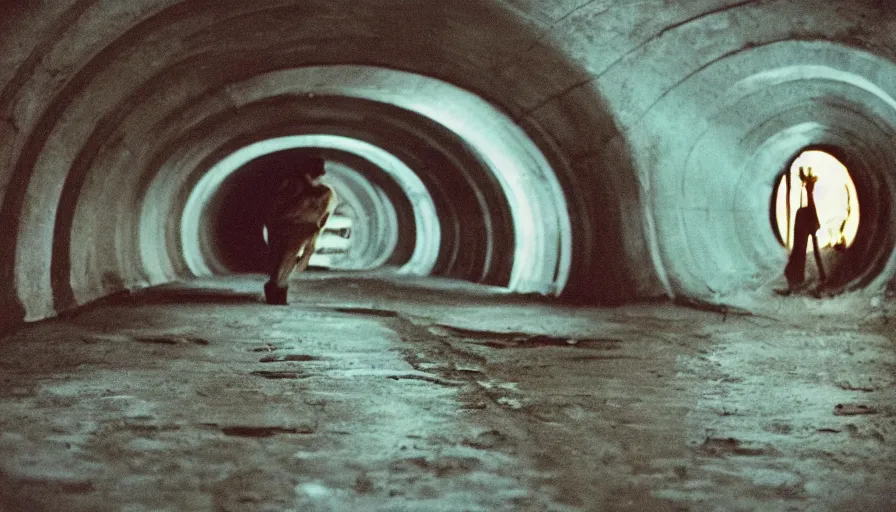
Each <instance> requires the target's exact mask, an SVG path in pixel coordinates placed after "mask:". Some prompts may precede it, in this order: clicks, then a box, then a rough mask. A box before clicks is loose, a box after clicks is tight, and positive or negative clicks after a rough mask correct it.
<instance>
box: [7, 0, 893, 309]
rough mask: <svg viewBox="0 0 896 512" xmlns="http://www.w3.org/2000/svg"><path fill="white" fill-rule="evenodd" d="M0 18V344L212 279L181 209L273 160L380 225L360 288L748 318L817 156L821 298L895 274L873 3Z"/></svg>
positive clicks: (83, 9)
mask: <svg viewBox="0 0 896 512" xmlns="http://www.w3.org/2000/svg"><path fill="white" fill-rule="evenodd" d="M0 10H2V11H3V12H2V13H0V14H2V15H0V63H2V66H0V88H2V89H0V194H2V207H0V225H2V226H3V228H2V232H0V238H2V239H0V272H2V277H3V282H4V283H6V284H7V286H5V287H4V290H3V292H2V296H0V309H2V311H3V312H4V322H5V323H10V322H13V323H14V322H17V321H20V320H22V319H28V320H31V319H38V318H44V317H47V316H51V315H53V314H54V313H56V312H58V311H61V310H64V309H67V308H69V307H72V306H75V305H78V304H83V303H85V302H87V301H90V300H92V299H95V298H98V297H101V296H104V295H107V294H109V293H113V292H116V291H119V290H123V289H127V288H133V287H139V286H145V285H149V284H156V283H161V282H166V281H170V280H173V279H177V278H180V277H186V276H189V275H193V274H195V273H197V270H196V268H195V267H196V266H197V265H193V266H191V264H190V261H191V260H195V259H196V258H199V261H202V262H203V263H202V265H199V266H204V267H205V268H209V269H214V268H218V269H219V270H220V267H216V265H215V264H214V262H215V261H216V256H218V255H216V254H215V252H216V250H215V249H214V248H213V247H214V244H208V243H204V242H202V241H201V240H200V241H198V242H197V241H196V240H192V239H189V240H188V239H187V238H185V234H184V233H185V231H184V229H183V226H185V225H190V223H193V224H195V223H196V222H200V221H198V220H196V219H200V218H205V217H203V215H205V216H208V215H214V212H215V211H216V210H214V209H213V208H212V209H209V208H206V206H208V205H212V204H213V203H214V202H215V201H216V199H215V198H214V194H204V195H202V194H199V193H198V192H197V190H198V188H197V187H200V186H201V185H202V184H203V183H206V182H207V181H208V180H206V181H205V182H204V181H203V178H204V177H205V176H206V175H207V174H208V173H209V172H210V171H211V170H213V169H216V168H219V167H216V165H218V164H219V163H220V162H222V161H224V160H225V159H226V158H227V157H228V156H229V155H231V154H234V153H235V152H237V151H239V150H240V149H241V148H243V147H246V146H249V145H252V144H256V143H263V142H264V141H265V140H271V139H281V138H289V137H296V136H305V137H311V138H306V139H304V140H305V141H306V142H308V141H311V142H310V143H309V144H310V146H309V147H310V148H311V149H312V150H317V151H322V152H324V153H325V154H326V155H328V156H327V158H328V160H329V161H330V162H331V164H332V165H334V166H342V167H340V168H342V169H344V173H343V174H341V175H340V176H343V178H341V179H344V180H349V178H348V177H347V176H354V177H355V178H351V179H361V180H367V181H369V183H371V184H376V186H373V185H371V187H373V188H370V190H376V191H379V192H375V194H383V197H386V200H387V201H388V202H389V203H390V204H392V205H394V208H393V209H394V212H395V213H394V214H389V215H390V217H389V218H390V219H393V220H392V221H390V222H391V223H392V224H393V225H394V226H393V228H394V229H392V231H391V232H392V233H393V235H394V237H395V243H394V244H392V245H389V244H386V245H382V244H380V245H377V246H378V247H386V246H388V247H390V249H389V252H393V253H394V254H390V255H388V256H387V255H383V256H382V258H381V259H380V260H378V261H384V260H389V261H392V262H397V263H398V264H399V265H404V264H406V263H407V262H408V261H411V260H413V261H414V262H415V264H414V265H411V266H409V267H407V268H405V270H407V271H409V272H422V273H428V272H432V273H434V274H439V275H447V276H452V277H458V278H462V279H468V280H471V281H475V282H485V283H489V284H497V285H501V286H508V287H509V288H510V289H512V290H515V291H521V292H529V291H533V292H538V293H546V294H555V295H560V296H561V297H566V298H568V299H570V300H574V301H579V302H592V303H612V302H618V301H623V300H630V299H634V298H639V297H653V296H658V295H666V296H685V297H689V298H695V299H699V300H709V301H713V300H722V299H723V298H724V297H726V296H729V295H732V294H737V293H740V292H745V291H746V292H754V291H756V290H761V289H762V287H763V286H766V285H767V284H768V283H770V282H772V281H773V280H774V279H776V278H777V277H779V276H780V273H781V269H783V266H784V262H785V261H786V258H787V254H786V251H785V250H784V249H783V248H782V247H781V246H780V243H779V241H778V240H777V238H776V236H775V234H774V231H773V230H772V228H771V226H770V225H769V222H768V211H769V198H770V197H771V191H772V189H773V188H774V187H775V185H776V183H777V179H778V178H779V177H780V175H781V173H782V172H783V171H784V170H785V169H786V167H787V165H788V164H789V162H790V161H791V160H792V159H793V158H794V157H795V156H796V155H797V154H799V152H800V151H801V150H802V149H804V148H806V147H810V146H819V147H821V146H823V147H826V148H830V149H831V151H832V152H834V153H837V156H838V158H840V159H841V161H843V162H844V163H846V164H847V166H849V167H850V171H851V172H852V173H853V174H854V177H855V179H856V187H857V190H858V191H859V195H860V200H861V202H862V213H863V225H865V226H867V227H866V228H863V230H864V231H863V232H860V234H859V237H858V238H857V241H856V243H855V244H854V246H853V248H851V249H850V253H849V254H847V255H846V259H847V261H848V262H849V265H848V266H849V268H850V269H851V270H850V272H845V273H841V274H842V275H840V277H839V283H840V285H841V286H842V287H843V288H844V289H861V290H872V291H873V290H879V289H880V288H881V287H883V286H884V285H885V284H886V282H887V281H888V280H889V279H891V278H892V275H893V273H894V266H896V265H894V256H893V253H894V251H893V247H894V244H896V241H894V239H896V234H894V230H893V228H892V226H893V225H894V222H893V221H894V211H893V208H892V206H891V205H892V202H893V198H894V195H896V194H894V191H896V184H894V178H896V177H894V160H896V155H894V151H896V149H894V148H896V100H894V97H896V69H894V59H896V57H894V55H896V21H894V20H896V14H894V10H893V9H892V7H891V6H888V5H886V3H885V2H878V1H871V0H869V1H864V2H856V1H833V2H824V3H818V2H814V1H811V0H790V1H785V0H779V1H775V0H766V1H749V0H748V1H739V2H723V1H718V0H701V1H693V2H667V1H664V0H650V1H644V2H626V1H623V0H619V1H615V2H608V1H607V2H597V1H590V2H589V1H584V0H575V1H572V0H570V1H565V0H564V1H555V0H543V1H538V0H504V1H501V0H450V1H449V0H446V1H440V2H426V1H422V0H418V1H411V0H403V1H402V0H376V1H364V0H351V1H350V0H326V1H323V0H321V1H301V2H300V1H285V0H282V1H265V0H260V1H256V2H242V1H215V2H212V1H199V0H196V1H174V0H167V1H164V0H134V1H130V2H116V1H96V0H68V1H65V0H60V1H56V2H40V3H38V2H27V1H20V0H13V1H12V2H5V3H4V5H3V7H0ZM315 136H321V137H324V138H321V139H314V138H313V137H315ZM326 137H330V138H326ZM289 140H294V139H289ZM314 141H317V142H314ZM323 141H328V142H327V143H326V144H324V142H323ZM334 141H335V142H334ZM340 141H349V142H345V143H343V142H340ZM303 144H304V143H303ZM368 147H373V148H376V151H373V150H370V151H367V150H364V149H359V148H368ZM373 153H376V154H377V155H379V156H378V157H376V158H374V157H371V154H373ZM396 169H405V170H407V171H408V172H410V173H412V174H413V176H410V177H408V179H407V180H405V181H402V179H403V178H402V174H401V173H402V172H405V171H401V170H396ZM228 172H229V171H228ZM335 175H339V173H335ZM334 179H339V178H334ZM411 182H413V183H411ZM346 183H348V182H347V181H346ZM418 185H419V186H418ZM344 186H348V185H344ZM415 187H416V188H415ZM346 190H348V189H346ZM358 190H360V189H358ZM375 194H374V195H375ZM200 196H201V197H203V198H205V199H202V201H205V202H201V201H200V202H198V203H197V202H196V201H198V200H196V199H195V198H197V197H200ZM370 197H373V196H370ZM191 198H193V202H192V203H191V202H190V201H191ZM365 201H366V202H365ZM365 201H361V200H360V199H358V200H357V204H358V205H361V204H368V205H370V204H374V203H375V201H372V200H365ZM197 204H198V205H199V206H198V207H197V206H196V205H197ZM214 204H217V203H214ZM188 205H192V206H190V207H188ZM427 205H429V206H427ZM358 207H359V208H361V206H358ZM370 208H374V207H373V206H370ZM378 208H380V210H382V207H378ZM427 208H429V209H427ZM387 209H388V208H387ZM371 211H373V210H371ZM422 211H426V212H429V213H428V214H426V215H423V214H421V213H420V212H422ZM209 212H212V213H211V214H210V213H209ZM415 212H416V213H415ZM432 212H435V213H434V214H433V213H432ZM432 216H435V217H436V218H435V219H433V218H430V217H432ZM188 217H190V218H188ZM212 221H214V219H212ZM202 222H205V221H202ZM203 225H204V224H203ZM371 229H372V228H371ZM377 229H380V228H377ZM382 229H385V228H382ZM387 231H388V230H387ZM201 236H204V235H202V234H201V233H200V234H199V235H196V237H195V238H197V240H198V239H199V238H201ZM390 236H392V235H390ZM374 245H376V244H374ZM372 246H373V245H372ZM372 246H371V247H372ZM191 248H192V249H191ZM191 251H192V252H191ZM414 254H416V259H414V258H413V257H412V255H414ZM426 255H428V256H426ZM390 258H391V259H390ZM370 261H374V259H371V260H370ZM421 262H423V263H421Z"/></svg>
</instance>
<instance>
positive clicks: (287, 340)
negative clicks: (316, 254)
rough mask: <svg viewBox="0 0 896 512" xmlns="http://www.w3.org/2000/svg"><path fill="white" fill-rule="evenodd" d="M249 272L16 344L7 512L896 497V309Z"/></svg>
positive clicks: (714, 506)
mask: <svg viewBox="0 0 896 512" xmlns="http://www.w3.org/2000/svg"><path fill="white" fill-rule="evenodd" d="M261 282H262V278H261V277H239V278H228V279H226V280H217V281H212V280H209V281H197V282H193V283H190V284H189V285H184V284H180V285H170V286H165V287H160V288H155V289H150V290H147V291H144V292H141V293H138V294H135V295H133V296H131V297H126V298H122V299H117V300H107V301H105V302H104V303H102V304H97V305H95V306H92V307H89V308H86V309H82V310H80V311H78V312H77V313H75V314H73V315H69V316H68V317H67V318H64V319H56V320H50V321H45V322H42V323H38V324H34V325H31V326H28V327H26V328H24V329H22V330H20V331H18V332H16V333H14V334H13V335H11V336H10V337H8V338H7V339H5V340H3V342H2V344H0V355H2V357H0V372H2V373H0V375H2V378H0V509H2V510H10V511H19V510H21V511H24V510H28V511H35V510H232V511H242V510H245V511H255V510H607V509H610V510H720V509H724V510H888V509H893V508H896V484H894V483H893V482H894V477H896V453H894V452H896V448H894V446H896V444H894V443H893V439H894V435H896V407H894V405H893V404H894V403H896V371H894V370H896V347H894V335H893V332H892V322H893V321H894V320H893V317H894V316H896V307H894V306H893V305H892V304H891V303H886V302H885V303H883V304H882V305H880V306H879V307H876V308H872V307H870V306H866V307H864V308H858V307H855V308H851V309H849V310H850V313H849V314H843V313H840V314H833V313H831V312H829V311H825V306H824V304H822V303H821V302H820V301H812V300H809V299H806V300H802V299H791V300H783V299H782V300H777V301H775V300H770V302H769V303H768V304H774V307H769V308H767V310H766V311H761V312H756V313H755V314H726V315H722V314H718V313H712V312H707V311H699V310H695V309H687V308H682V307H678V306H673V305H669V304H665V303H657V304H642V305H632V306H626V307H620V308H612V309H597V308H581V307H576V308H573V307H565V306H560V305H556V304H551V303H548V302H546V301H543V300H530V299H527V298H526V297H519V296H512V295H507V294H506V293H502V292H501V291H500V290H499V289H493V288H485V287H476V286H473V285H470V284H462V283H459V282H455V281H446V280H436V279H411V278H408V277H397V276H385V275H379V276H374V275H368V274H359V275H348V276H346V275H345V274H340V275H330V274H325V273H315V274H306V275H305V276H303V278H302V279H301V280H299V281H296V282H295V283H294V284H293V286H292V288H291V293H292V296H291V300H292V301H293V304H292V305H291V306H289V307H271V306H266V305H264V304H262V303H261V302H260V301H259V298H258V296H259V293H258V290H260V286H261ZM841 300H848V299H845V298H844V299H841ZM814 306H818V307H816V308H815V312H813V309H812V308H813V307H814ZM841 306H842V305H841ZM841 310H847V309H846V308H842V307H841ZM796 314H802V315H804V318H805V321H804V322H796V321H794V320H793V317H794V315H796ZM863 406H864V409H863V408H862V407H863Z"/></svg>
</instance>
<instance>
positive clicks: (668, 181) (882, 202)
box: [639, 41, 896, 301]
mask: <svg viewBox="0 0 896 512" xmlns="http://www.w3.org/2000/svg"><path fill="white" fill-rule="evenodd" d="M768 62H774V63H775V66H774V67H771V68H769V67H768V65H767V64H766V63H768ZM893 66H894V65H893V63H892V62H890V61H887V60H885V59H881V58H879V57H876V56H874V55H872V54H869V53H866V52H863V51H860V50H857V49H854V48H849V47H846V46H843V45H838V44H833V43H828V42H820V41H775V42H771V43H769V44H765V45H754V46H751V47H749V48H746V49H742V50H740V51H737V52H733V53H730V54H727V55H724V56H722V57H720V58H719V59H717V60H715V61H713V62H712V63H711V64H709V65H707V66H705V67H703V68H701V69H700V70H699V71H697V72H695V73H692V74H691V75H690V76H689V77H688V78H687V79H686V80H683V81H681V82H680V83H679V84H678V85H677V86H676V87H675V88H674V89H672V90H670V91H668V92H667V93H665V95H664V97H663V98H661V99H660V100H659V101H658V102H657V103H656V104H655V105H654V106H653V107H652V109H651V110H650V111H648V112H647V113H646V114H645V118H644V119H648V118H649V119H650V120H651V121H653V122H655V123H660V124H661V123H662V120H661V119H675V120H676V121H677V122H684V123H689V124H690V125H691V126H692V129H691V130H688V131H687V132H680V131H679V132H677V134H676V135H677V136H676V137H669V136H668V135H667V136H666V137H664V139H663V140H662V142H661V144H662V147H661V148H660V149H659V151H660V152H661V154H664V155H667V157H666V158H665V159H664V160H662V162H661V164H660V165H653V167H654V172H653V173H652V177H653V180H654V181H653V186H654V187H655V188H656V191H657V192H656V193H655V194H654V195H652V197H653V206H652V207H651V209H652V210H653V217H654V219H655V226H654V227H653V229H655V230H657V232H656V235H655V238H654V239H655V240H656V241H657V242H658V244H659V245H658V253H657V254H658V255H659V260H658V261H657V262H656V264H657V265H659V266H660V267H661V269H660V270H658V273H659V274H661V275H665V276H667V277H666V282H665V286H666V288H667V293H669V294H670V295H673V296H676V295H683V296H690V297H703V298H706V299H707V300H711V301H719V300H727V299H729V298H731V297H736V296H738V295H739V294H741V293H754V292H758V293H760V294H764V293H768V292H769V290H770V289H771V288H772V287H773V286H774V284H775V283H777V282H779V281H780V279H781V275H782V272H783V268H784V264H785V262H786V252H785V251H783V250H782V248H781V246H780V245H779V244H778V241H777V238H776V235H775V233H774V232H773V230H771V229H769V224H768V222H767V218H768V213H767V212H768V198H769V197H770V196H771V192H772V189H773V188H774V187H776V186H777V178H778V177H779V176H780V172H781V171H782V170H783V169H784V168H785V167H786V166H787V165H788V164H789V163H790V162H791V161H792V159H793V158H794V157H795V155H798V154H799V152H800V151H801V150H802V149H804V148H806V147H827V148H833V150H834V151H835V152H836V153H837V154H838V155H844V156H843V158H841V161H844V163H846V162H847V161H851V162H855V161H856V159H857V157H858V154H859V153H861V152H863V151H864V152H867V153H868V154H873V153H878V154H880V153H881V152H882V151H883V152H887V154H886V156H884V155H881V159H880V162H882V164H881V165H879V166H878V168H877V169H874V168H873V167H872V166H869V165H868V163H867V162H866V163H864V164H862V163H858V162H855V163H853V164H852V165H850V164H847V167H849V168H850V169H851V171H852V174H853V177H854V179H856V180H857V181H856V186H857V188H858V189H859V190H860V192H859V194H860V195H861V196H862V197H861V199H860V200H861V201H862V203H863V204H865V203H866V202H872V203H873V205H874V206H873V208H874V211H875V215H874V216H873V217H869V219H867V220H868V221H869V222H870V224H869V225H870V226H876V227H875V228H874V229H871V228H869V229H868V230H867V231H865V232H864V233H865V234H870V233H874V236H875V237H876V240H878V242H876V243H874V242H871V240H870V239H866V238H865V237H864V236H862V237H860V238H861V240H858V241H857V244H856V245H855V246H853V248H851V249H850V252H851V253H853V254H852V255H851V256H849V257H848V258H847V260H849V261H851V262H852V263H853V264H854V263H856V262H858V261H861V262H863V264H862V265H861V268H862V269H863V270H862V271H861V272H860V274H861V275H854V276H852V277H851V278H850V277H847V276H845V275H840V276H838V278H837V280H836V281H837V286H835V288H837V289H839V290H841V291H842V290H844V289H849V290H854V291H862V290H865V291H868V292H869V293H875V292H876V290H879V289H880V285H881V284H882V282H884V281H885V280H886V279H888V276H889V275H890V274H891V271H890V270H888V269H887V267H888V265H890V267H889V268H892V267H891V265H892V255H893V244H892V241H891V239H890V238H891V237H890V235H889V234H888V233H886V231H887V230H889V229H890V228H889V227H886V226H888V225H891V224H892V217H891V215H892V213H891V210H890V208H889V206H888V205H889V204H890V203H891V202H892V200H893V197H894V196H896V194H894V191H896V189H894V188H893V184H892V173H891V172H889V171H888V170H887V164H884V163H883V162H891V161H893V160H892V155H890V154H889V149H888V144H887V142H886V141H887V140H889V139H890V137H891V136H892V135H890V134H891V133H893V132H894V130H896V118H894V116H893V115H894V114H896V110H894V109H893V108H892V107H893V105H894V103H893V98H892V92H893V91H896V88H894V85H896V84H893V83H892V79H891V77H890V76H891V75H888V74H887V73H888V72H891V71H892V70H893V69H894V68H893ZM887 90H889V91H890V92H887ZM698 98H703V101H702V102H701V101H699V100H698ZM682 105H685V107H684V108H682V107H681V106H682ZM696 105H699V110H700V112H699V114H697V113H696V112H694V106H696ZM658 118H661V119H658ZM639 122H641V121H639ZM869 145H871V146H873V148H869V147H868V146H869ZM719 148H725V149H719ZM836 148H850V151H849V152H848V154H844V152H843V151H842V150H839V151H837V149H836ZM653 151H657V148H654V149H653ZM835 156H836V155H835ZM838 158H840V157H839V156H838ZM862 158H865V157H862ZM844 159H845V160H844ZM860 182H862V184H860ZM870 183H875V188H874V189H873V190H875V191H876V192H875V194H876V195H877V196H878V197H875V198H872V197H871V194H869V192H870V191H871V190H872V188H871V187H869V186H868V185H869V184H870ZM878 214H879V215H882V216H877V215H878ZM884 219H886V220H884ZM878 244H879V245H878ZM887 260H889V261H888V263H885V264H884V263H883V262H884V261H887ZM865 263H867V264H865ZM849 266H850V265H847V267H849ZM847 283H851V284H849V286H848V287H847V286H846V284H847Z"/></svg>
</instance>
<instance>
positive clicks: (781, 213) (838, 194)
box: [775, 150, 859, 252]
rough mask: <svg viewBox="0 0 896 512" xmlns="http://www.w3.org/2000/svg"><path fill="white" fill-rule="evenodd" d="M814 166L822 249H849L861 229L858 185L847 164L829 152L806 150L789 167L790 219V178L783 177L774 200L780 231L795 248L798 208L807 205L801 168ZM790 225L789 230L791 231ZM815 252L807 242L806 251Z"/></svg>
mask: <svg viewBox="0 0 896 512" xmlns="http://www.w3.org/2000/svg"><path fill="white" fill-rule="evenodd" d="M800 167H803V168H811V169H812V171H811V172H812V174H814V175H815V176H817V177H818V182H817V183H816V185H815V194H814V195H815V204H816V208H817V210H818V220H819V221H820V223H821V228H820V229H819V230H818V233H817V236H818V245H819V247H821V248H824V247H834V246H838V248H846V247H849V246H850V245H852V243H853V241H854V240H855V238H856V233H858V231H859V201H858V194H857V193H856V187H855V184H854V183H853V181H852V177H850V175H849V171H848V170H847V169H846V166H845V165H843V164H842V163H841V162H840V161H839V160H837V159H836V158H835V157H834V156H832V155H830V154H829V153H825V152H824V151H818V150H811V151H805V152H803V153H802V154H801V155H800V156H799V157H798V158H797V159H796V160H795V161H794V162H793V165H792V166H791V167H790V179H791V181H790V183H791V188H790V219H789V222H788V218H787V180H786V176H782V177H781V181H780V183H779V184H778V193H777V196H776V199H775V212H776V219H777V225H778V232H779V233H780V234H781V239H782V240H784V243H785V245H786V246H787V248H788V249H792V248H793V243H794V240H793V224H794V220H795V219H796V211H797V209H799V207H800V206H801V205H805V204H806V191H805V189H804V188H803V185H802V182H801V181H800V176H799V169H800ZM788 224H789V226H790V229H789V230H788ZM811 251H812V244H811V243H810V244H808V248H807V252H811Z"/></svg>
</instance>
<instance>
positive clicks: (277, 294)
mask: <svg viewBox="0 0 896 512" xmlns="http://www.w3.org/2000/svg"><path fill="white" fill-rule="evenodd" d="M286 291H287V289H286V288H280V287H279V286H277V283H275V282H273V281H268V282H267V283H265V285H264V298H265V301H266V302H267V303H268V304H272V305H275V306H285V305H286Z"/></svg>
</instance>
